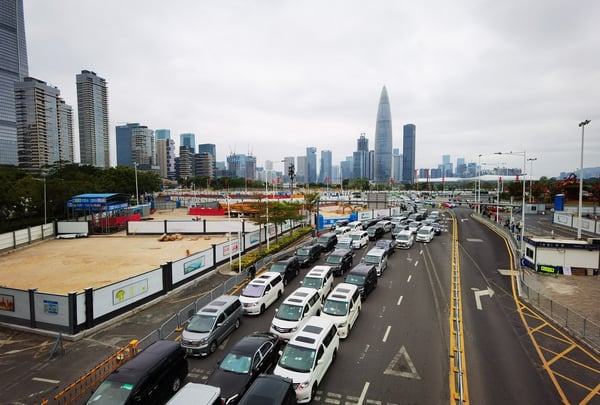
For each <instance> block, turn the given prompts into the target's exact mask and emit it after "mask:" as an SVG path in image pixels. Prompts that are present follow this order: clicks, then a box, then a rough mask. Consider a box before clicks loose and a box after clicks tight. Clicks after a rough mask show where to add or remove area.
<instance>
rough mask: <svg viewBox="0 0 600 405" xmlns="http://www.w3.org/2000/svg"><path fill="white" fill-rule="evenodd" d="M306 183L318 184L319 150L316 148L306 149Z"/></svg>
mask: <svg viewBox="0 0 600 405" xmlns="http://www.w3.org/2000/svg"><path fill="white" fill-rule="evenodd" d="M306 181H307V182H308V183H316V182H317V148H315V147H314V146H309V147H308V148H306Z"/></svg>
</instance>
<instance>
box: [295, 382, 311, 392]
mask: <svg viewBox="0 0 600 405" xmlns="http://www.w3.org/2000/svg"><path fill="white" fill-rule="evenodd" d="M309 385H310V381H304V382H301V383H300V384H298V388H296V389H297V390H303V389H304V388H306V387H308V386H309Z"/></svg>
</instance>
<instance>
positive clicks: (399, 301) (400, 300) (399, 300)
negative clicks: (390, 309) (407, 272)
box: [396, 295, 403, 306]
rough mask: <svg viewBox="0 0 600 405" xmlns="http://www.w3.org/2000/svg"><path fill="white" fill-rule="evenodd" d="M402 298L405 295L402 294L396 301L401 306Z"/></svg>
mask: <svg viewBox="0 0 600 405" xmlns="http://www.w3.org/2000/svg"><path fill="white" fill-rule="evenodd" d="M402 298H403V296H402V295H401V296H400V298H399V299H398V302H397V303H396V305H397V306H400V304H402Z"/></svg>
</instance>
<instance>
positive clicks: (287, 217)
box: [269, 201, 302, 240]
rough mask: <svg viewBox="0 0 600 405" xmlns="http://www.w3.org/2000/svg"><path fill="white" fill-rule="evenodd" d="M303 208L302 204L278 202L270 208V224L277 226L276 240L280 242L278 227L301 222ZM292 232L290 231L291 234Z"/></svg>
mask: <svg viewBox="0 0 600 405" xmlns="http://www.w3.org/2000/svg"><path fill="white" fill-rule="evenodd" d="M301 208H302V204H301V203H297V202H288V201H277V202H274V203H273V204H272V205H271V206H269V222H271V223H273V224H275V240H278V236H277V225H282V224H284V223H285V222H287V221H299V220H301V219H302V213H301V212H300V210H301ZM292 230H293V228H292ZM292 230H290V233H291V232H292Z"/></svg>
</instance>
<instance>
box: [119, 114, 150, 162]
mask: <svg viewBox="0 0 600 405" xmlns="http://www.w3.org/2000/svg"><path fill="white" fill-rule="evenodd" d="M116 136H117V139H116V140H117V165H118V166H129V167H134V164H137V165H138V166H139V167H141V169H142V170H150V169H151V168H152V166H155V165H156V150H155V142H154V131H153V130H152V129H149V128H148V127H147V126H144V125H140V124H138V123H131V124H126V125H119V126H117V128H116Z"/></svg>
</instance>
